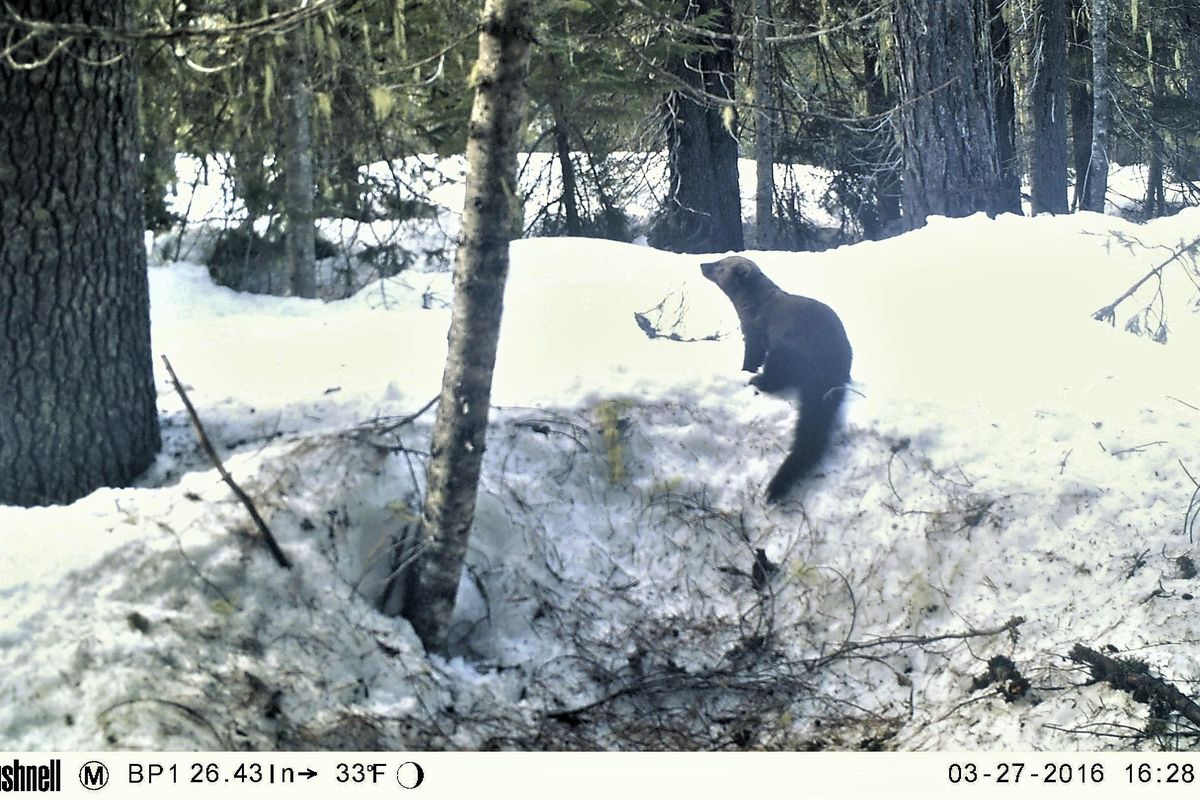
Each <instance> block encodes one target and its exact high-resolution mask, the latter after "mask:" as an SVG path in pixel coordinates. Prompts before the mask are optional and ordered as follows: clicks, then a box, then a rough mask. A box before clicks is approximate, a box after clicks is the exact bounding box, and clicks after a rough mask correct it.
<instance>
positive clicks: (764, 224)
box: [752, 0, 775, 250]
mask: <svg viewBox="0 0 1200 800" xmlns="http://www.w3.org/2000/svg"><path fill="white" fill-rule="evenodd" d="M770 20H771V2H770V0H754V46H753V53H752V55H753V62H754V63H753V67H752V68H753V70H754V168H755V181H754V185H755V189H754V225H755V231H756V240H757V245H758V249H760V250H770V249H771V248H772V247H774V246H775V108H774V106H775V103H774V94H773V92H772V88H773V86H774V83H775V79H774V69H773V66H772V61H771V49H770V45H768V44H767V37H768V36H770V34H771V22H770Z"/></svg>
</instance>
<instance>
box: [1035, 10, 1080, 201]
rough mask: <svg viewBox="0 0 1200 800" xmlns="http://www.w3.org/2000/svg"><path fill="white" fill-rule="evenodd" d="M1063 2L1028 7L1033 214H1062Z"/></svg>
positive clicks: (1064, 172) (1064, 183) (1064, 154)
mask: <svg viewBox="0 0 1200 800" xmlns="http://www.w3.org/2000/svg"><path fill="white" fill-rule="evenodd" d="M1069 10H1070V9H1069V8H1068V0H1037V3H1036V5H1035V6H1034V18H1033V26H1034V34H1033V37H1034V44H1033V64H1032V66H1031V71H1032V72H1033V87H1032V89H1031V90H1030V99H1029V103H1030V112H1031V116H1032V117H1033V145H1032V147H1031V148H1030V154H1029V183H1030V193H1031V195H1032V198H1033V203H1032V205H1033V213H1034V214H1040V213H1043V212H1046V213H1050V214H1065V213H1067V15H1068V13H1069Z"/></svg>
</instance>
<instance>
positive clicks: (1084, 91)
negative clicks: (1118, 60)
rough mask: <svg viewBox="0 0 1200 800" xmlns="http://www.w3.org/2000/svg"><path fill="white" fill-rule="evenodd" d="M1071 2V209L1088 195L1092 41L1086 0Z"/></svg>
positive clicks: (1068, 53) (1069, 65)
mask: <svg viewBox="0 0 1200 800" xmlns="http://www.w3.org/2000/svg"><path fill="white" fill-rule="evenodd" d="M1070 2H1071V44H1070V46H1069V47H1068V48H1067V69H1068V71H1069V73H1070V79H1069V82H1068V85H1069V87H1070V88H1069V91H1070V94H1071V160H1072V164H1073V166H1074V168H1075V185H1074V189H1073V190H1072V192H1071V210H1072V211H1075V210H1076V209H1080V208H1083V207H1084V206H1085V202H1084V198H1086V197H1087V174H1088V162H1089V161H1091V158H1092V41H1091V36H1092V32H1091V25H1090V21H1089V19H1088V17H1089V15H1090V12H1089V11H1088V9H1087V4H1088V2H1089V0H1070Z"/></svg>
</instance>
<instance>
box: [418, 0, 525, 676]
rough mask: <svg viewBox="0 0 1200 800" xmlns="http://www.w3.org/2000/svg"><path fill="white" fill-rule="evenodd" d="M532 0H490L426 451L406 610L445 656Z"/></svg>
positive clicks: (478, 451) (498, 283)
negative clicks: (442, 363)
mask: <svg viewBox="0 0 1200 800" xmlns="http://www.w3.org/2000/svg"><path fill="white" fill-rule="evenodd" d="M532 4H533V3H532V0H487V2H486V3H485V5H484V10H483V24H482V27H481V30H480V34H479V59H478V61H477V62H476V66H475V71H474V75H475V81H476V83H475V87H476V88H475V103H474V106H473V107H472V110H471V121H470V124H469V126H468V133H467V187H466V203H465V206H464V209H463V234H462V243H461V244H460V245H459V247H458V253H457V256H456V258H455V264H454V288H455V292H454V311H453V314H452V317H451V321H450V333H449V348H448V352H447V354H446V370H445V373H444V375H443V377H442V394H441V400H440V402H439V404H438V416H437V422H436V423H435V424H434V429H433V442H432V445H431V447H430V450H431V457H430V460H429V466H428V472H427V480H426V484H427V485H426V490H425V505H424V509H423V514H422V526H421V535H420V540H419V542H416V543H415V546H416V547H415V552H416V554H417V560H416V562H415V563H414V565H413V568H412V569H413V571H412V574H411V575H410V576H408V579H407V581H406V585H405V591H404V597H405V603H404V616H405V617H407V618H408V619H409V621H410V622H412V625H413V628H414V629H415V630H416V632H417V635H418V636H419V637H420V638H421V641H422V642H423V643H424V645H425V647H426V649H427V650H429V651H431V652H438V653H445V652H446V649H447V645H448V638H449V627H450V619H451V615H452V613H453V611H454V600H455V596H456V595H457V593H458V581H459V576H460V575H461V573H462V567H463V559H464V557H465V555H466V550H467V539H468V536H469V534H470V530H471V524H472V522H473V521H474V518H475V498H476V494H477V491H478V487H479V473H480V466H481V464H482V461H483V453H484V448H485V446H486V438H487V419H488V410H489V407H490V402H491V391H492V370H493V368H494V366H495V362H496V345H497V340H498V338H499V335H500V317H501V311H502V304H503V298H504V284H505V281H506V279H507V277H508V245H509V242H510V241H511V240H512V239H513V238H514V237H515V236H516V220H517V219H518V215H517V210H516V208H515V198H516V197H517V184H516V171H517V149H518V146H519V144H520V140H521V133H522V131H523V129H524V127H525V126H524V114H525V105H526V90H525V80H526V76H527V74H528V71H529V43H530V41H532V39H533V22H532V20H531V18H530V17H531V8H532Z"/></svg>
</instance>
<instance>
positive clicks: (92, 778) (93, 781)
mask: <svg viewBox="0 0 1200 800" xmlns="http://www.w3.org/2000/svg"><path fill="white" fill-rule="evenodd" d="M79 782H80V783H81V784H83V788H85V789H88V790H90V791H93V792H94V791H96V790H97V789H103V788H104V787H105V786H107V785H108V767H106V766H104V764H101V763H100V762H99V761H89V762H87V763H86V764H84V765H83V767H81V768H80V770H79Z"/></svg>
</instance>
